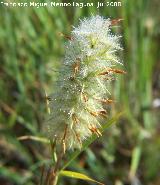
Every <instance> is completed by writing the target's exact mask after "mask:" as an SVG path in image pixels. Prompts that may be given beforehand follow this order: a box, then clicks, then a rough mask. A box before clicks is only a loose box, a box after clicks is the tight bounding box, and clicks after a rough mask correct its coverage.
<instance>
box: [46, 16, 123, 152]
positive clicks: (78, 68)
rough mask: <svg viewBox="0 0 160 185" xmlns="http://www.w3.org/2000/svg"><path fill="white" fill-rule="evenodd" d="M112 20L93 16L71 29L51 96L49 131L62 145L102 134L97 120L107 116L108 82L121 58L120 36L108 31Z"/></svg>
mask: <svg viewBox="0 0 160 185" xmlns="http://www.w3.org/2000/svg"><path fill="white" fill-rule="evenodd" d="M111 26H112V21H111V20H110V19H104V18H103V17H101V16H92V17H90V18H87V19H83V20H82V21H80V24H79V26H78V27H75V28H73V31H72V32H71V37H70V38H71V39H69V40H68V42H67V44H66V52H65V57H64V62H63V65H62V67H61V70H60V71H59V77H58V80H57V82H56V85H55V89H56V90H55V92H54V93H53V94H52V95H51V102H50V110H51V114H50V119H49V120H48V122H47V123H48V132H49V136H50V138H52V139H56V141H57V144H63V145H64V148H67V149H69V148H81V145H82V142H83V140H85V139H86V138H88V137H90V136H91V135H92V134H96V135H98V136H99V135H101V133H100V131H99V128H100V127H101V125H100V121H101V119H102V118H103V119H104V118H106V116H107V111H106V110H105V108H104V107H105V106H104V104H106V103H107V104H109V103H111V102H112V100H109V99H108V98H106V93H107V91H108V90H107V83H108V82H109V81H111V80H112V79H113V76H114V74H116V73H120V74H121V73H124V71H122V70H120V69H116V68H115V66H116V65H117V64H121V61H120V60H119V58H118V57H117V55H116V52H117V50H120V49H121V47H120V45H119V38H120V36H117V35H113V34H112V33H111Z"/></svg>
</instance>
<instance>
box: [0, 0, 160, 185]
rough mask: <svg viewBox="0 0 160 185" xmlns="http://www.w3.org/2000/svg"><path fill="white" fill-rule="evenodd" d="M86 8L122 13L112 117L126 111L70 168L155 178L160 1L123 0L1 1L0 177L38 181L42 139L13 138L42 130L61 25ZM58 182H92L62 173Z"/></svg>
mask: <svg viewBox="0 0 160 185" xmlns="http://www.w3.org/2000/svg"><path fill="white" fill-rule="evenodd" d="M108 1H109V0H108ZM14 2H18V1H14ZM19 2H20V1H19ZM38 2H49V1H38ZM63 2H67V1H65V0H64V1H63ZM68 2H69V1H68ZM81 2H85V1H81ZM87 2H93V1H90V0H88V1H87ZM94 2H95V3H96V1H94ZM101 2H103V1H101ZM92 14H93V15H97V14H99V15H102V16H105V17H110V18H113V19H117V18H123V19H124V20H123V21H122V22H121V23H120V24H119V26H118V27H115V32H116V33H118V34H121V35H122V36H123V37H122V39H121V45H122V46H123V48H124V50H123V52H121V54H120V55H121V57H122V58H123V61H124V69H125V70H126V71H127V74H126V75H124V76H123V77H118V80H117V81H116V82H114V87H113V92H112V97H113V98H114V99H115V100H116V103H115V104H114V105H112V109H111V117H112V115H113V116H114V115H115V114H116V113H118V112H120V111H125V113H124V114H123V116H122V117H121V119H120V120H119V121H118V123H117V126H116V127H115V126H114V127H112V128H110V129H108V130H107V131H106V132H105V133H104V134H103V137H101V138H100V139H98V140H97V141H96V142H94V143H93V144H92V145H91V146H90V148H89V149H87V150H86V151H84V152H82V153H81V155H80V156H79V157H78V158H77V159H76V160H74V161H73V162H72V163H71V164H70V166H69V167H68V169H70V170H74V171H78V172H82V173H85V174H87V175H89V176H91V177H94V179H97V180H98V181H101V182H104V183H105V184H107V185H128V184H132V185H141V184H142V185H159V184H160V154H159V151H160V105H159V104H160V1H159V0H137V1H136V0H122V6H121V7H105V6H104V7H101V8H99V9H97V8H96V6H94V7H84V8H78V7H52V8H50V7H45V8H43V7H40V8H35V7H32V8H24V7H21V8H20V7H17V8H9V7H4V6H3V5H2V4H1V6H0V185H21V184H25V185H35V184H38V182H39V180H40V176H41V169H42V166H43V165H44V164H45V165H47V164H49V163H50V158H51V156H50V148H49V146H48V145H46V144H42V143H40V142H37V141H32V140H24V141H20V140H18V139H17V138H18V137H20V136H24V135H32V136H43V131H42V130H43V127H44V126H45V120H46V115H47V110H46V102H45V91H44V90H46V91H47V92H48V93H50V92H52V91H53V90H54V86H53V84H54V81H55V80H56V76H57V73H56V72H55V70H58V68H59V67H60V66H61V63H62V60H63V56H64V44H65V42H66V39H65V38H63V37H61V36H60V35H59V33H60V32H61V33H64V34H67V35H69V34H70V31H71V30H72V25H74V26H76V25H77V24H78V22H79V18H84V17H88V16H91V15H92ZM67 155H68V157H69V155H70V153H69V154H67ZM59 184H61V185H69V184H72V185H75V184H76V185H80V184H94V183H88V182H85V181H79V180H75V179H70V178H64V177H63V178H61V179H60V181H59Z"/></svg>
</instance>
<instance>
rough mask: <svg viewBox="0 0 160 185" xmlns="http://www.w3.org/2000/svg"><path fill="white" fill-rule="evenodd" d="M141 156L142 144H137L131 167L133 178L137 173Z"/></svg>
mask: <svg viewBox="0 0 160 185" xmlns="http://www.w3.org/2000/svg"><path fill="white" fill-rule="evenodd" d="M140 157H141V146H136V147H135V148H134V150H133V152H132V161H131V169H130V177H131V178H133V177H134V176H135V174H136V171H137V168H138V165H139V161H140Z"/></svg>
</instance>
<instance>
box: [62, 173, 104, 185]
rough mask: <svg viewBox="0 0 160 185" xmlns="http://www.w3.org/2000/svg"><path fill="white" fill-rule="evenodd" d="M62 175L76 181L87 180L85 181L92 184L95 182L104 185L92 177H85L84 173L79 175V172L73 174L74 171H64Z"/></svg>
mask: <svg viewBox="0 0 160 185" xmlns="http://www.w3.org/2000/svg"><path fill="white" fill-rule="evenodd" d="M60 175H62V176H66V177H71V178H75V179H81V180H85V181H91V182H95V183H97V184H101V185H104V184H103V183H101V182H98V181H96V180H94V179H92V178H90V177H88V176H87V175H84V174H82V173H78V172H73V171H66V170H62V171H61V172H60Z"/></svg>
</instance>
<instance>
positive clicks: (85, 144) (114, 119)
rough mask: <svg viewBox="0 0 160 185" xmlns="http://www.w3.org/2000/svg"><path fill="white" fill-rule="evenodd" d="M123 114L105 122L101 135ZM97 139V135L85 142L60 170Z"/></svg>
mask: <svg viewBox="0 0 160 185" xmlns="http://www.w3.org/2000/svg"><path fill="white" fill-rule="evenodd" d="M122 114H123V112H120V113H118V114H117V115H115V116H114V117H113V118H112V119H110V120H109V121H107V123H105V124H103V125H102V129H101V130H100V131H101V133H102V132H104V131H105V130H106V129H107V128H109V127H110V126H111V125H113V124H114V123H116V122H117V120H118V119H119V118H120V116H121V115H122ZM96 139H97V135H92V137H91V138H89V139H88V140H87V141H85V142H84V144H83V146H82V149H81V150H76V151H75V152H74V153H73V154H72V155H71V157H70V159H69V161H68V162H66V164H64V166H63V167H62V169H61V170H64V169H65V168H66V167H67V166H68V165H69V164H70V163H71V162H72V161H73V160H74V159H75V158H76V157H77V156H78V155H79V154H80V153H81V152H83V151H84V150H85V149H86V148H87V147H88V146H89V145H90V144H91V143H93V142H94V141H95V140H96Z"/></svg>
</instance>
